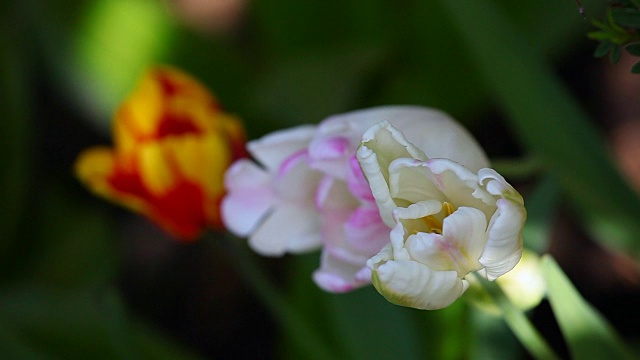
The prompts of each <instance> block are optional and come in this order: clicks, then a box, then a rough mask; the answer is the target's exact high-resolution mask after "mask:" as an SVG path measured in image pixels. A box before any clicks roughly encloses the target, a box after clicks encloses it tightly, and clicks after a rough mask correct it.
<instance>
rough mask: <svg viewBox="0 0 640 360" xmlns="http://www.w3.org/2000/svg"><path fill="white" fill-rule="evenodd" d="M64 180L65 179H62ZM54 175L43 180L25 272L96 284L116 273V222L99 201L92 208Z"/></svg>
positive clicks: (48, 280)
mask: <svg viewBox="0 0 640 360" xmlns="http://www.w3.org/2000/svg"><path fill="white" fill-rule="evenodd" d="M65 180H67V179H65ZM63 184H64V183H63V182H61V181H56V179H55V178H52V179H50V181H49V183H48V184H47V188H48V190H47V191H46V192H44V194H42V196H43V199H41V200H40V206H39V207H38V209H37V210H36V214H35V216H33V221H34V224H37V227H36V229H37V230H36V232H35V234H34V236H35V239H34V240H35V241H34V242H33V249H31V250H30V253H29V254H25V258H26V259H31V260H30V261H26V259H23V261H25V262H26V264H23V267H26V268H25V269H24V271H25V273H28V274H30V276H33V277H34V278H35V279H37V280H39V281H42V282H44V283H48V284H56V285H61V286H100V285H103V284H106V283H108V282H110V281H111V279H112V278H113V276H114V275H115V271H116V265H117V258H116V252H115V250H116V246H117V244H116V243H115V242H114V239H115V236H114V227H113V224H112V221H111V219H110V218H109V216H107V214H106V213H105V210H106V207H105V206H102V205H103V204H99V203H95V202H92V204H93V205H94V206H93V207H91V208H88V207H87V204H86V203H84V202H82V201H80V200H79V199H78V198H75V197H74V196H73V195H75V193H73V192H71V191H70V188H69V187H66V186H64V185H63Z"/></svg>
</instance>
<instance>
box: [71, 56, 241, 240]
mask: <svg viewBox="0 0 640 360" xmlns="http://www.w3.org/2000/svg"><path fill="white" fill-rule="evenodd" d="M113 141H114V147H113V148H109V147H104V146H100V147H94V148H90V149H87V150H85V151H84V152H83V153H81V154H80V156H79V157H78V159H77V161H76V164H75V172H76V175H77V177H78V178H79V179H80V180H81V181H82V182H83V183H84V184H85V185H86V186H87V187H89V188H90V189H91V190H92V191H93V192H95V193H96V194H98V195H100V196H103V197H105V198H107V199H109V200H112V201H114V202H116V203H119V204H121V205H123V206H125V207H127V208H129V209H132V210H134V211H136V212H139V213H141V214H144V215H145V216H147V217H148V218H150V219H151V220H153V221H154V222H156V223H157V224H158V225H160V226H161V227H162V228H164V229H165V230H167V231H168V232H169V233H171V234H172V235H174V236H175V237H177V238H178V239H180V240H182V241H192V240H194V239H196V238H197V237H198V235H199V234H200V232H201V231H202V230H203V228H205V227H212V228H217V229H220V228H222V221H221V218H220V206H219V205H220V200H221V198H222V196H223V195H224V185H223V176H224V172H225V170H226V169H227V167H228V166H229V165H230V164H231V163H232V162H233V161H234V160H235V159H237V158H239V157H242V156H244V154H245V152H244V151H245V150H244V143H245V135H244V130H243V127H242V125H241V123H240V121H239V119H237V118H236V117H234V116H232V115H230V114H228V113H225V112H223V111H222V110H221V108H220V105H219V104H218V102H217V100H216V98H215V97H214V96H213V95H212V94H211V93H210V92H209V91H208V90H207V89H206V88H205V87H204V86H203V85H201V84H200V83H199V82H198V81H196V80H195V79H193V78H191V77H190V76H188V75H187V74H185V73H183V72H181V71H178V70H176V69H173V68H169V67H156V68H153V69H151V70H149V71H148V72H147V73H146V74H144V75H143V77H142V79H141V80H140V82H139V84H138V86H137V88H136V89H135V91H134V92H133V93H132V94H131V95H130V96H129V98H128V99H126V100H125V101H124V103H123V104H122V105H121V106H120V107H119V108H118V110H117V111H116V114H115V116H114V121H113Z"/></svg>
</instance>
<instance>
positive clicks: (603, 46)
mask: <svg viewBox="0 0 640 360" xmlns="http://www.w3.org/2000/svg"><path fill="white" fill-rule="evenodd" d="M613 47H614V45H613V43H612V42H611V41H608V40H603V41H602V42H601V43H600V44H598V47H596V50H595V52H594V53H593V56H594V57H597V58H601V57H604V56H606V55H607V54H608V53H609V51H611V50H612V49H613Z"/></svg>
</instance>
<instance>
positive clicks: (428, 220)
mask: <svg viewBox="0 0 640 360" xmlns="http://www.w3.org/2000/svg"><path fill="white" fill-rule="evenodd" d="M454 211H455V208H454V207H453V205H452V204H451V203H449V202H446V201H445V202H443V203H442V210H441V211H440V213H439V214H434V215H429V216H425V217H423V218H422V219H421V220H422V221H423V222H424V224H425V225H427V227H429V229H431V232H432V233H434V234H438V235H442V226H443V225H442V223H443V222H444V219H445V218H446V217H447V216H449V215H451V214H453V212H454ZM440 214H442V216H439V215H440ZM436 215H438V216H436Z"/></svg>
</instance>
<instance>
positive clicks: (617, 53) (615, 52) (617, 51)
mask: <svg viewBox="0 0 640 360" xmlns="http://www.w3.org/2000/svg"><path fill="white" fill-rule="evenodd" d="M621 56H622V47H621V46H619V45H616V46H614V47H613V48H612V49H611V62H612V63H614V64H617V63H618V62H619V61H620V57H621Z"/></svg>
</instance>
